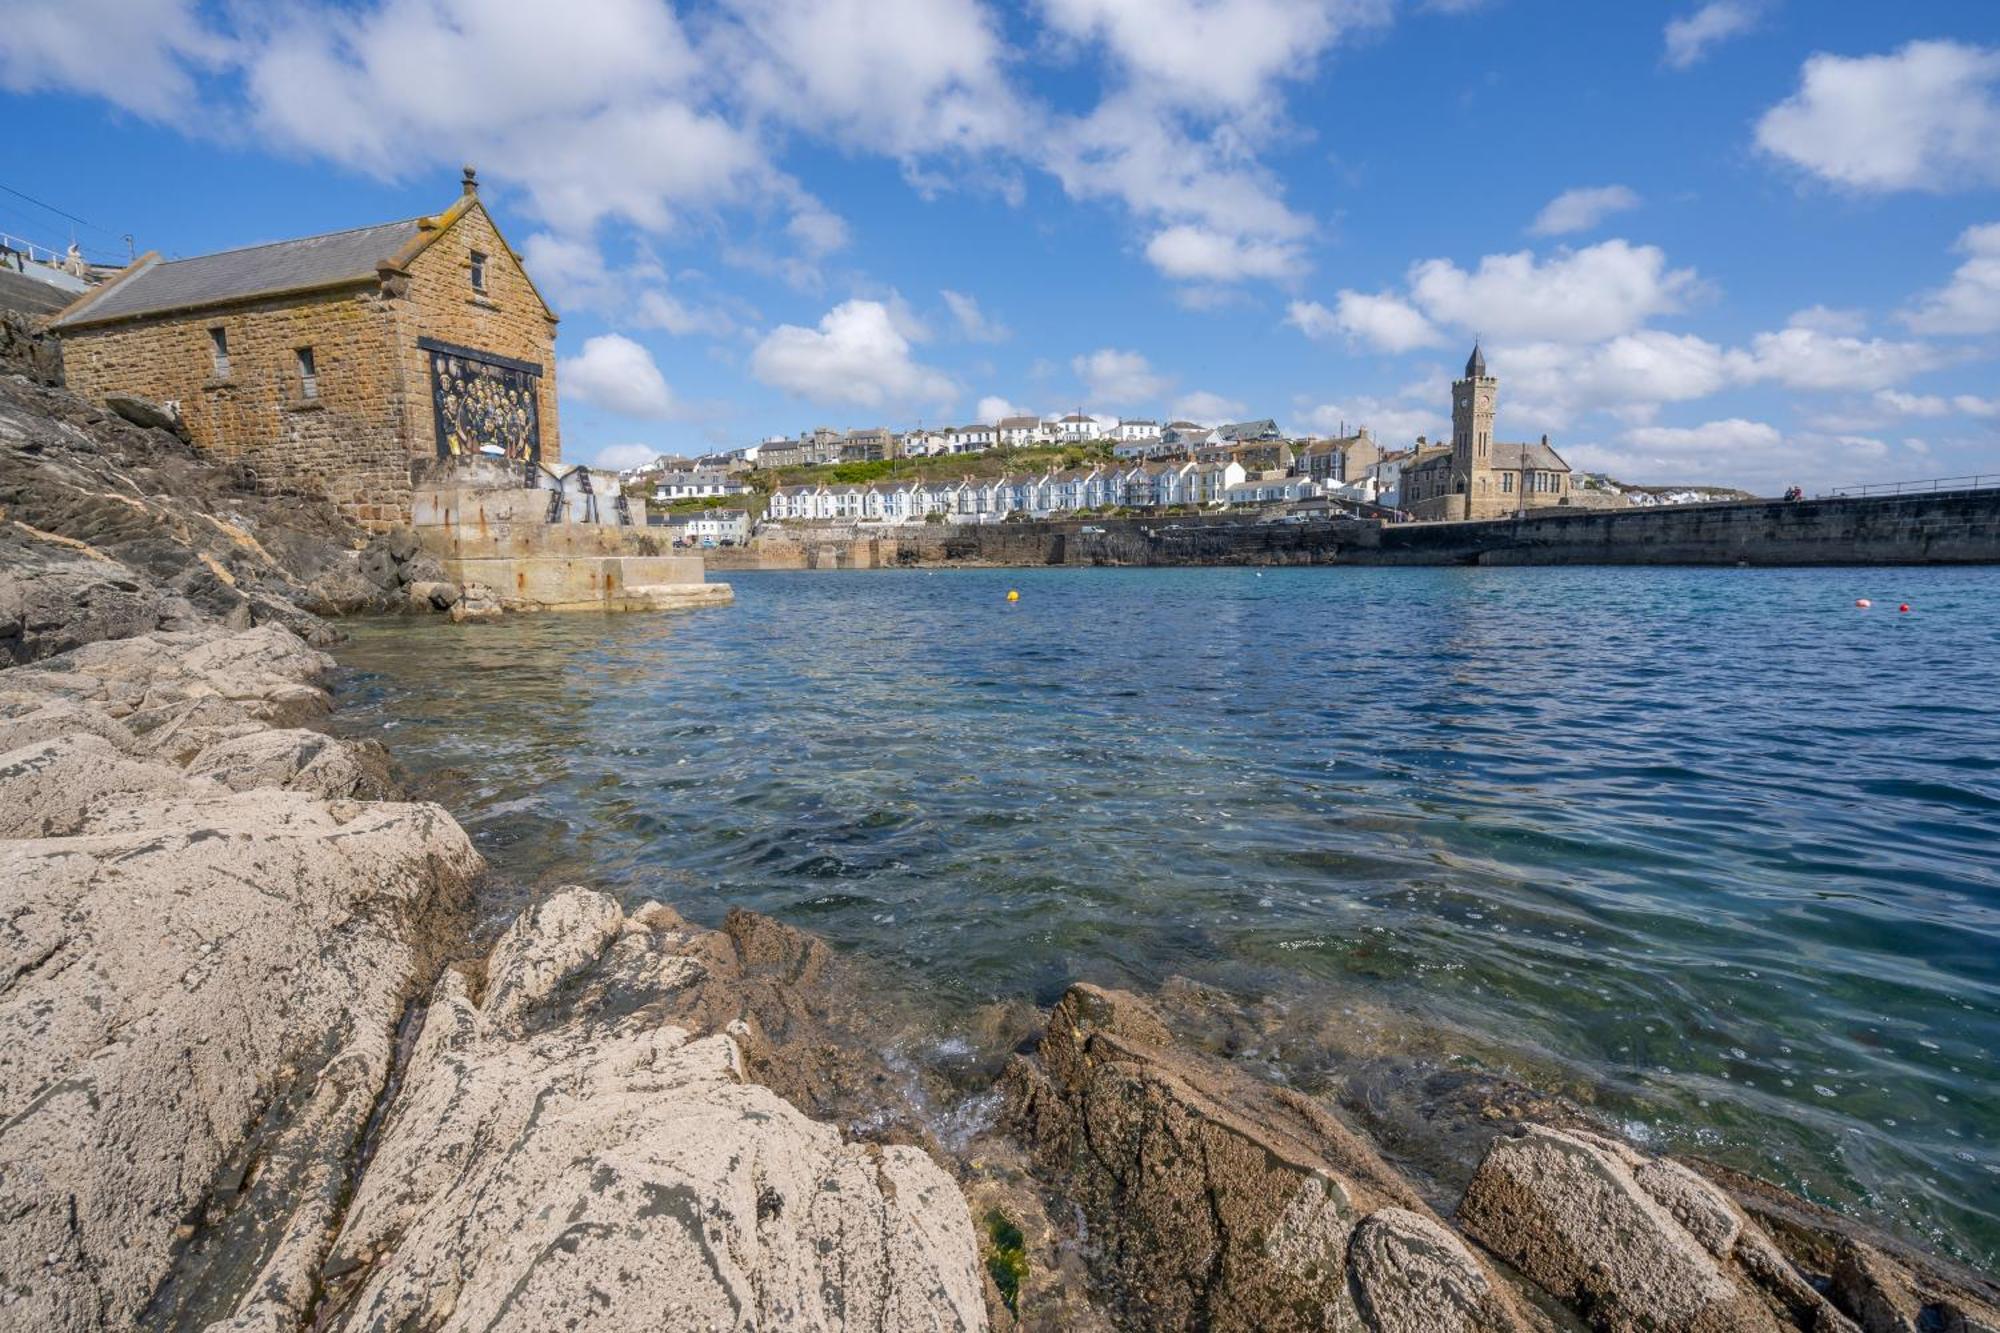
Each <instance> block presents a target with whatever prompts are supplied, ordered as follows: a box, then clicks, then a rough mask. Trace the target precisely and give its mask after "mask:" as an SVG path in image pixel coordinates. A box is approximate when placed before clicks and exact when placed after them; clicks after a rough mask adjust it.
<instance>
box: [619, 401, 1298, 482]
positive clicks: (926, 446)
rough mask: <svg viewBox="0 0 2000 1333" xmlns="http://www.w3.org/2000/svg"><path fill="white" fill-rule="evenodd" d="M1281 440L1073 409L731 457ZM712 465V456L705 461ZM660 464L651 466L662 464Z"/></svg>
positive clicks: (1165, 448)
mask: <svg viewBox="0 0 2000 1333" xmlns="http://www.w3.org/2000/svg"><path fill="white" fill-rule="evenodd" d="M1279 438H1280V435H1279V431H1278V426H1277V423H1276V422H1275V421H1272V420H1270V419H1269V418H1265V419H1262V420H1258V421H1239V422H1230V423H1227V424H1225V425H1221V426H1203V425H1198V424H1196V423H1195V422H1192V421H1170V422H1168V423H1167V424H1166V425H1164V426H1162V425H1161V424H1160V423H1159V422H1157V421H1154V420H1151V419H1149V418H1119V417H1108V416H1096V415H1092V414H1089V413H1085V412H1070V413H1066V414H1064V415H1063V416H1059V417H1046V418H1044V417H1036V416H1015V417H1002V418H1000V420H999V421H997V422H994V423H993V424H991V425H987V424H984V423H979V422H975V423H973V424H971V425H965V426H919V427H917V428H916V429H914V430H909V431H904V432H902V433H901V434H897V433H896V432H893V431H890V430H889V429H887V428H886V427H882V426H871V427H868V428H866V429H862V430H850V431H838V430H835V429H833V428H832V427H831V426H815V427H813V428H812V429H811V430H808V431H802V432H800V434H799V436H798V438H797V439H791V438H788V437H783V436H778V437H774V438H772V439H768V440H763V441H760V442H759V443H757V444H754V445H750V446H749V447H747V448H744V449H739V450H736V451H735V452H734V453H733V454H732V455H731V457H732V458H734V459H736V460H739V461H740V463H741V464H742V465H743V466H752V465H754V466H756V467H760V468H780V467H818V466H822V465H824V464H827V463H862V462H875V461H878V460H881V459H885V458H937V457H943V456H947V455H951V454H971V453H981V452H984V451H985V450H988V449H1026V448H1031V447H1034V446H1037V445H1063V444H1094V443H1098V442H1100V441H1108V442H1110V443H1111V445H1112V446H1113V452H1114V453H1115V454H1116V455H1117V456H1118V457H1120V458H1124V459H1146V458H1169V457H1174V456H1177V455H1180V454H1186V453H1189V452H1191V451H1192V450H1195V449H1199V448H1203V447H1211V446H1217V445H1232V444H1241V443H1247V442H1251V441H1269V440H1277V439H1279ZM702 461H703V462H704V463H707V462H709V461H710V460H707V459H704V460H702ZM657 466H658V465H648V467H649V468H652V469H654V470H657Z"/></svg>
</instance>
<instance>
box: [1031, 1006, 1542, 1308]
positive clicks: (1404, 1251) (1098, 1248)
mask: <svg viewBox="0 0 2000 1333" xmlns="http://www.w3.org/2000/svg"><path fill="white" fill-rule="evenodd" d="M1037 1057H1038V1058H1037V1060H1036V1061H1034V1062H1030V1061H1027V1060H1025V1059H1022V1060H1017V1061H1016V1062H1015V1064H1014V1065H1012V1066H1011V1067H1010V1069H1009V1071H1008V1080H1007V1086H1008V1102H1009V1105H1008V1112H1007V1119H1008V1121H1009V1123H1010V1124H1011V1126H1012V1127H1013V1129H1014V1132H1015V1133H1017V1134H1018V1135H1019V1136H1020V1137H1021V1138H1022V1139H1024V1140H1025V1141H1026V1142H1028V1143H1030V1144H1032V1145H1033V1148H1034V1152H1035V1154H1036V1157H1037V1162H1038V1166H1039V1169H1040V1170H1041V1172H1042V1173H1043V1176H1044V1178H1045V1180H1047V1181H1048V1183H1049V1185H1050V1187H1051V1188H1052V1189H1054V1190H1055V1191H1056V1192H1057V1193H1059V1194H1060V1195H1062V1196H1063V1197H1064V1198H1066V1199H1068V1200H1070V1201H1072V1202H1073V1203H1074V1204H1075V1205H1076V1207H1077V1208H1078V1209H1079V1210H1080V1211H1081V1213H1082V1216H1083V1219H1084V1223H1085V1225H1086V1226H1087V1228H1088V1230H1089V1233H1090V1235H1091V1237H1092V1249H1093V1252H1094V1263H1093V1267H1094V1271H1095V1275H1096V1277H1097V1278H1098V1281H1099V1282H1100V1284H1101V1285H1102V1286H1103V1287H1104V1288H1105V1289H1107V1290H1108V1291H1110V1292H1112V1293H1114V1296H1113V1299H1114V1302H1115V1305H1116V1308H1117V1310H1118V1313H1119V1316H1120V1318H1121V1321H1122V1322H1123V1323H1125V1324H1127V1325H1129V1326H1135V1327H1145V1328H1154V1329H1178V1328H1188V1329H1192V1328H1209V1329H1260V1330H1262V1329H1272V1330H1276V1329H1324V1328H1331V1329H1362V1328H1370V1327H1373V1328H1383V1329H1387V1328H1397V1329H1401V1328H1409V1329H1417V1328H1432V1327H1436V1328H1464V1329H1468V1330H1512V1329H1520V1328H1525V1327H1528V1326H1529V1325H1528V1324H1527V1323H1526V1321H1525V1320H1524V1319H1523V1317H1522V1316H1521V1314H1520V1312H1519V1311H1518V1310H1517V1309H1516V1308H1515V1306H1514V1304H1513V1302H1512V1300H1511V1297H1510V1296H1509V1295H1508V1294H1507V1293H1505V1292H1504V1291H1503V1289H1502V1288H1501V1287H1500V1285H1499V1283H1497V1282H1496V1281H1495V1280H1494V1279H1493V1277H1492V1275H1490V1274H1489V1273H1488V1272H1487V1271H1486V1270H1485V1268H1484V1266H1483V1265H1482V1264H1481V1263H1480V1261H1479V1260H1478V1259H1477V1258H1476V1257H1474V1256H1473V1255H1472V1253H1471V1252H1470V1251H1469V1250H1467V1249H1466V1248H1465V1247H1464V1246H1463V1245H1461V1244H1459V1243H1457V1242H1456V1240H1455V1239H1453V1238H1451V1237H1450V1235H1449V1233H1448V1232H1447V1231H1446V1230H1445V1229H1444V1228H1443V1226H1442V1224H1441V1223H1439V1222H1438V1221H1437V1219H1436V1218H1435V1217H1434V1216H1433V1215H1432V1214H1431V1213H1430V1210H1429V1209H1428V1208H1427V1207H1426V1206H1425V1205H1424V1203H1423V1202H1422V1201H1421V1200H1420V1199H1419V1198H1418V1197H1417V1195H1416V1193H1415V1191H1414V1190H1412V1189H1411V1187H1410V1186H1409V1184H1408V1183H1407V1182H1406V1181H1404V1180H1403V1179H1402V1178H1401V1177H1400V1176H1399V1175H1398V1174H1397V1173H1396V1172H1395V1171H1394V1170H1393V1169H1391V1168H1390V1167H1389V1166H1388V1165H1387V1164H1386V1163H1385V1162H1383V1161H1382V1160H1381V1158H1380V1157H1379V1156H1377V1155H1376V1154H1375V1152H1374V1151H1373V1149H1372V1148H1370V1147H1369V1146H1368V1145H1366V1144H1365V1143H1364V1142H1363V1141H1362V1140H1361V1139H1360V1138H1359V1137H1358V1136H1356V1135H1355V1134H1354V1133H1353V1132H1352V1131H1350V1130H1348V1129H1347V1128H1346V1127H1345V1126H1344V1125H1342V1124H1341V1123H1340V1122H1339V1121H1337V1120H1335V1119H1334V1118H1333V1117H1332V1116H1331V1115H1330V1114H1329V1113H1328V1112H1327V1111H1326V1110H1325V1109H1324V1108H1323V1107H1321V1106H1319V1105H1318V1104H1317V1103H1315V1102H1314V1101H1312V1100H1311V1099H1309V1098H1306V1097H1303V1096H1300V1095H1298V1094H1296V1093H1293V1092H1290V1091H1289V1090H1286V1089H1281V1088H1274V1087H1270V1086H1268V1085H1265V1084H1262V1083H1259V1082H1257V1081H1255V1080H1252V1079H1249V1078H1247V1077H1244V1076H1243V1075H1241V1074H1240V1073H1238V1072H1237V1071H1234V1070H1232V1069H1230V1068H1229V1067H1228V1066H1226V1065H1223V1064H1221V1063H1220V1062H1216V1061H1211V1060H1208V1059H1206V1058H1205V1057H1201V1056H1198V1055H1196V1054H1195V1053H1193V1052H1190V1051H1187V1050H1185V1049H1182V1048H1180V1047H1178V1046H1177V1045H1176V1044H1175V1042H1174V1040H1173V1038H1172V1036H1171V1034H1170V1033H1169V1032H1168V1031H1167V1029H1166V1027H1165V1025H1164V1024H1163V1023H1162V1022H1161V1020H1160V1018H1159V1017H1158V1015H1157V1014H1156V1013H1155V1012H1154V1011H1153V1010H1152V1009H1151V1008H1150V1007H1149V1006H1147V1005H1146V1004H1145V1003H1143V1002H1142V1001H1140V1000H1138V999H1137V998H1135V997H1133V996H1131V995H1128V994H1125V993H1123V992H1119V991H1108V990H1102V989H1099V988H1097V987H1094V986H1087V985H1076V986H1072V987H1070V989H1069V992H1068V993H1067V994H1066V995H1065V996H1064V997H1063V999H1062V1002H1061V1003H1059V1004H1058V1005H1057V1006H1056V1008H1055V1011H1054V1013H1053V1014H1051V1015H1050V1018H1049V1024H1048V1028H1047V1031H1046V1032H1045V1034H1044V1036H1043V1038H1042V1041H1041V1045H1040V1047H1039V1049H1038V1051H1037ZM1385 1210H1386V1215H1384V1216H1382V1217H1381V1219H1380V1220H1379V1221H1377V1222H1375V1223H1374V1224H1373V1225H1372V1226H1368V1227H1367V1228H1366V1229H1365V1230H1364V1229H1363V1228H1364V1223H1366V1221H1367V1220H1368V1219H1370V1218H1373V1217H1375V1216H1376V1215H1377V1214H1384V1213H1385ZM1403 1259H1408V1260H1409V1261H1410V1262H1411V1264H1412V1267H1411V1268H1410V1270H1409V1271H1408V1272H1407V1273H1404V1274H1400V1275H1399V1274H1398V1273H1396V1272H1395V1271H1393V1270H1394V1266H1395V1265H1396V1264H1397V1263H1398V1262H1400V1261H1402V1260H1403ZM1364 1306H1365V1309H1366V1312H1364ZM1370 1319H1372V1320H1375V1321H1376V1322H1374V1323H1372V1324H1371V1323H1369V1322H1368V1321H1369V1320H1370Z"/></svg>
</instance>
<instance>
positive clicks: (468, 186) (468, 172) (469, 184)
mask: <svg viewBox="0 0 2000 1333" xmlns="http://www.w3.org/2000/svg"><path fill="white" fill-rule="evenodd" d="M464 189H465V192H466V193H467V194H469V195H471V196H472V197H473V198H475V199H476V198H478V197H479V173H478V172H476V171H474V170H473V169H472V164H471V163H470V162H468V163H466V164H465V185H464Z"/></svg>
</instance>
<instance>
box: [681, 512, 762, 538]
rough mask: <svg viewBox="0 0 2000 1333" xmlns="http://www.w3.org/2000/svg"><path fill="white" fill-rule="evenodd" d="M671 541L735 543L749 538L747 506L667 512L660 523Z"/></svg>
mask: <svg viewBox="0 0 2000 1333" xmlns="http://www.w3.org/2000/svg"><path fill="white" fill-rule="evenodd" d="M662 526H663V527H665V528H666V529H667V531H668V532H669V533H671V534H672V536H673V538H674V540H675V541H679V542H714V543H722V542H728V543H729V544H731V545H737V544H739V543H742V542H744V541H747V540H749V537H750V511H749V510H747V509H702V510H697V511H696V512H694V513H692V514H669V515H667V518H666V522H665V523H664V524H662Z"/></svg>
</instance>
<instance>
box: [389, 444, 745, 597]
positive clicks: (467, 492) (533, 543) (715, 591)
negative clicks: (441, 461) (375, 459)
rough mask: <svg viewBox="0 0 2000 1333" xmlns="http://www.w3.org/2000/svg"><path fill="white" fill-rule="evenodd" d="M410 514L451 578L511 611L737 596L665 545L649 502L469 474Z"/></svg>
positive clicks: (693, 559)
mask: <svg viewBox="0 0 2000 1333" xmlns="http://www.w3.org/2000/svg"><path fill="white" fill-rule="evenodd" d="M510 479H511V478H510ZM411 513H412V518H413V521H414V526H415V527H416V531H417V539H418V541H419V542H420V543H421V544H422V546H423V548H424V549H425V550H426V551H428V552H430V553H431V554H432V555H434V556H436V557H437V558H438V560H439V561H440V562H441V563H442V564H443V565H444V568H445V573H446V576H447V577H449V578H450V579H451V580H452V581H454V582H456V583H457V584H459V585H460V586H461V587H464V588H468V589H470V588H473V587H477V588H480V589H483V590H485V592H486V594H487V595H488V596H489V597H490V598H491V599H492V600H493V601H495V602H498V603H499V604H500V606H501V607H502V608H504V609H506V610H509V611H669V610H685V609H691V608H695V607H705V606H726V605H728V604H729V603H730V602H731V601H733V600H734V598H735V594H734V593H733V592H732V591H731V590H730V587H729V585H728V584H726V583H709V582H707V571H706V568H705V567H704V565H703V563H702V560H701V557H699V556H689V555H672V554H663V553H662V548H663V547H664V546H665V542H664V541H663V540H662V538H661V537H659V536H658V535H657V534H656V533H654V532H652V531H649V530H648V529H647V527H646V518H645V514H646V507H645V505H644V503H643V502H633V503H632V504H631V505H630V507H629V509H628V510H627V511H626V512H625V513H623V514H621V513H619V512H618V510H617V509H616V508H615V502H614V497H613V496H610V495H601V496H595V497H593V496H590V495H580V494H574V493H565V492H562V491H556V490H553V489H546V488H545V489H540V490H537V489H534V488H532V487H526V486H520V485H518V484H513V485H508V484H505V482H502V484H498V485H496V484H494V481H493V480H491V479H486V478H477V477H471V478H468V479H466V480H464V481H463V482H462V483H461V484H438V485H433V486H430V487H426V488H422V489H419V490H417V491H416V492H415V493H414V494H413V495H412V497H411ZM621 520H624V521H621Z"/></svg>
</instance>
